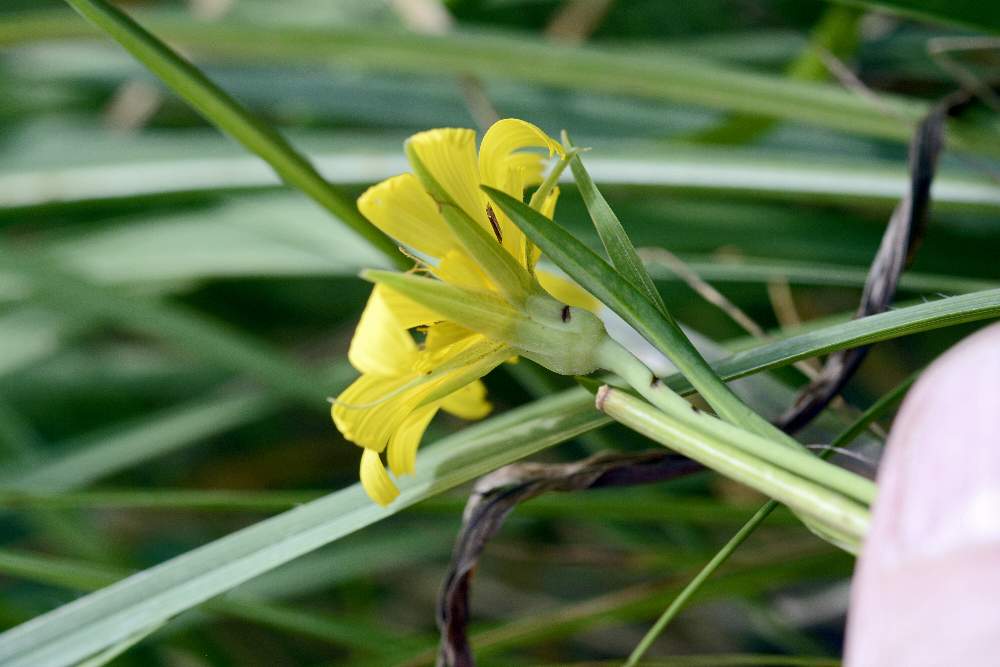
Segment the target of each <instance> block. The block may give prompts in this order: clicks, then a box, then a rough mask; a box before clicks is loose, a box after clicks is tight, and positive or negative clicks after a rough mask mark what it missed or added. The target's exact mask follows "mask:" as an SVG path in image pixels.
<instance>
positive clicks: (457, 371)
mask: <svg viewBox="0 0 1000 667" xmlns="http://www.w3.org/2000/svg"><path fill="white" fill-rule="evenodd" d="M526 149H528V150H527V151H526ZM530 149H535V150H533V151H532V150H530ZM538 149H541V151H544V152H547V156H546V155H543V153H541V152H538ZM406 151H407V155H408V156H409V158H410V162H411V165H412V166H413V168H414V171H415V172H416V173H415V174H402V175H400V176H395V177H393V178H390V179H388V180H386V181H383V182H381V183H379V184H377V185H375V186H373V187H371V188H369V189H368V191H366V192H365V193H364V194H363V195H362V196H361V197H360V198H359V199H358V208H359V210H360V211H361V212H362V213H363V214H364V215H365V217H366V218H368V220H369V221H370V222H371V223H372V224H374V225H375V226H376V227H378V228H379V229H381V230H382V231H383V232H385V233H386V234H388V235H389V236H391V237H393V238H395V239H396V240H397V241H398V242H400V243H401V244H402V245H404V246H405V247H406V250H407V252H409V253H411V254H412V255H413V256H415V257H416V258H417V259H418V263H419V271H420V272H425V273H428V274H430V277H418V276H416V275H412V274H387V273H382V272H370V273H369V277H372V278H373V279H374V280H375V282H376V283H377V284H376V286H375V288H374V289H373V291H372V294H371V297H370V298H369V301H368V304H367V306H366V307H365V310H364V312H363V313H362V316H361V320H360V322H359V324H358V328H357V330H356V331H355V334H354V338H353V340H352V341H351V346H350V350H349V354H348V357H349V359H350V361H351V364H352V365H353V366H354V367H355V368H356V369H357V370H359V371H361V373H362V375H361V377H360V378H358V379H357V380H356V381H355V382H354V383H353V384H352V385H351V386H350V387H348V388H347V389H346V390H345V391H344V392H343V393H342V394H341V395H340V396H338V397H337V398H336V399H335V400H334V402H333V408H332V415H333V421H334V423H335V424H336V425H337V428H338V429H340V431H341V433H342V434H343V435H344V437H345V438H347V439H348V440H350V441H352V442H354V443H355V444H357V445H359V446H361V447H363V448H364V452H363V454H362V459H361V471H360V476H361V483H362V485H363V486H364V488H365V490H366V491H367V492H368V495H369V496H371V497H372V499H373V500H375V501H376V502H378V503H379V504H382V505H386V504H388V503H390V502H392V500H394V499H395V497H396V496H397V495H398V493H399V491H398V489H397V488H396V485H395V484H394V483H393V481H392V479H391V478H390V476H389V474H388V472H387V471H386V469H385V466H384V465H383V463H382V458H381V453H382V452H383V451H385V453H386V460H387V462H388V465H389V468H390V469H391V470H392V472H393V473H394V475H397V476H398V475H404V474H408V473H412V472H413V468H414V461H415V458H416V451H417V447H418V445H419V443H420V439H421V437H422V436H423V433H424V430H425V429H426V427H427V425H428V423H429V422H430V421H431V419H432V418H433V417H434V415H435V414H436V413H437V411H438V410H445V411H446V412H449V413H451V414H454V415H456V416H458V417H461V418H464V419H479V418H481V417H484V416H485V415H486V414H487V413H488V412H489V411H490V404H489V403H488V402H487V401H486V390H485V387H484V386H483V384H482V382H481V381H480V380H479V378H481V377H482V376H484V375H486V374H487V373H488V372H489V371H491V370H492V369H493V368H495V367H496V366H497V365H499V364H500V363H502V362H503V361H504V360H506V359H509V358H511V357H514V356H517V355H518V354H525V355H527V356H531V355H532V354H535V355H540V356H542V357H544V356H545V351H544V349H543V348H545V347H551V345H546V344H543V343H532V342H530V341H529V339H536V340H537V339H539V338H540V337H541V338H544V335H541V336H539V335H538V331H539V329H538V327H539V326H540V325H538V324H537V323H536V322H535V321H534V320H533V319H532V318H533V316H532V315H531V312H532V310H533V309H534V310H540V309H542V310H545V315H544V317H547V318H548V319H553V317H556V319H561V320H563V321H565V320H567V319H568V318H567V316H566V315H567V313H568V311H566V312H563V311H562V310H560V308H561V304H555V302H554V301H553V300H552V299H551V298H550V297H548V296H546V295H545V294H544V292H543V290H542V287H541V286H540V282H541V284H544V285H545V288H546V289H549V290H550V291H551V293H552V294H554V295H556V296H560V297H563V298H565V299H566V300H567V302H570V301H569V300H570V299H574V300H575V301H576V302H578V303H574V304H573V305H578V304H579V302H580V299H581V297H580V291H579V288H576V289H577V290H578V291H577V292H575V293H574V292H573V291H572V288H573V287H575V286H572V285H571V284H570V283H568V282H567V281H565V280H563V279H559V278H556V277H555V276H536V274H535V270H534V268H535V264H536V263H537V261H538V256H539V252H538V249H537V248H535V247H534V246H533V244H531V243H530V242H529V241H528V239H527V238H526V237H525V235H524V234H523V233H522V232H521V230H520V229H518V228H517V227H516V226H515V225H514V224H513V223H512V222H511V221H510V220H509V219H508V218H507V216H506V215H504V214H503V212H502V211H500V210H499V209H497V208H495V207H494V206H492V205H491V203H490V201H489V199H488V198H487V197H486V195H485V194H484V193H483V191H482V190H481V189H480V186H481V185H488V186H491V187H494V188H497V189H500V190H503V191H504V192H506V193H507V194H510V195H511V196H513V197H516V198H518V199H522V198H523V196H524V190H525V188H527V187H531V186H537V185H539V184H541V183H543V179H542V174H543V171H544V160H545V158H546V157H551V156H552V155H554V154H556V153H559V154H562V147H561V146H560V145H559V144H557V143H556V142H555V141H553V140H552V139H551V138H550V137H549V136H547V135H546V134H545V133H544V132H542V131H541V130H540V129H538V128H537V127H535V126H534V125H532V124H530V123H526V122H524V121H520V120H515V119H506V120H501V121H499V122H497V123H496V124H494V125H493V126H492V127H491V128H490V129H489V130H488V131H487V132H486V134H485V135H484V137H483V140H482V143H481V145H480V149H479V154H478V157H477V154H476V148H475V132H473V131H472V130H466V129H455V128H446V129H437V130H429V131H427V132H421V133H419V134H416V135H414V136H413V137H411V138H410V139H409V140H408V141H407V144H406ZM558 196H559V190H558V188H557V187H555V186H554V185H552V184H551V183H550V182H548V181H546V182H545V185H544V186H543V187H542V188H540V189H539V190H538V191H537V192H536V195H535V196H534V197H533V198H532V206H534V207H535V208H536V209H537V210H539V211H540V212H541V213H543V214H544V215H546V216H547V217H552V214H553V212H554V210H555V204H556V200H557V198H558ZM539 299H543V300H545V303H546V305H545V306H544V308H541V307H539V306H538V305H537V304H538V302H539ZM549 303H551V304H555V305H553V306H550V305H548V304H549ZM532 304H535V305H534V306H533V305H532ZM567 308H568V307H567ZM557 315H561V317H558V316H557ZM543 319H544V318H543ZM577 326H578V328H579V325H577ZM411 330H417V331H418V332H419V335H420V337H421V341H420V342H419V343H418V342H417V340H415V339H414V336H413V334H412V333H411ZM536 347H537V348H539V349H535V348H536ZM533 358H534V357H533Z"/></svg>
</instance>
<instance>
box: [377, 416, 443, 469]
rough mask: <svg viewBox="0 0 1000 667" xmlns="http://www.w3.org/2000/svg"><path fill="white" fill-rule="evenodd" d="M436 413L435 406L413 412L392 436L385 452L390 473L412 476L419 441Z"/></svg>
mask: <svg viewBox="0 0 1000 667" xmlns="http://www.w3.org/2000/svg"><path fill="white" fill-rule="evenodd" d="M437 411H438V406H437V404H433V405H428V406H425V407H422V408H419V409H417V410H414V411H413V412H412V413H411V414H410V416H409V417H407V418H406V419H405V420H403V423H402V424H400V426H399V428H398V429H397V430H396V433H395V434H394V435H393V436H392V440H390V441H389V449H388V450H387V451H386V459H387V460H388V462H389V467H390V468H392V472H393V473H395V474H396V475H397V476H399V475H411V474H413V469H414V466H415V465H416V460H417V447H419V446H420V439H421V438H423V437H424V431H426V430H427V425H428V424H429V423H430V421H431V419H433V418H434V415H435V413H437Z"/></svg>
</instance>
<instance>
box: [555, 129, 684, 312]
mask: <svg viewBox="0 0 1000 667" xmlns="http://www.w3.org/2000/svg"><path fill="white" fill-rule="evenodd" d="M563 140H564V142H565V143H566V147H567V148H572V147H573V144H572V143H571V142H570V139H569V135H568V134H565V133H564V134H563ZM569 166H570V169H572V170H573V180H574V181H575V182H576V187H577V188H578V189H579V190H580V196H582V197H583V203H584V204H585V205H586V206H587V212H588V213H589V214H590V219H591V220H593V222H594V228H595V229H596V230H597V234H598V236H600V237H601V243H603V244H604V249H605V250H606V251H607V253H608V258H609V259H610V260H611V265H612V266H613V267H615V268H616V269H618V272H619V273H621V274H622V276H624V277H625V280H627V281H629V282H630V283H632V284H633V285H634V286H635V287H636V288H637V289H638V290H639V291H640V292H642V294H643V295H645V297H646V298H647V299H649V301H650V302H651V303H652V304H653V305H654V306H656V307H657V308H659V309H660V311H661V312H663V313H666V310H667V307H666V305H665V304H664V303H663V297H661V296H660V292H659V290H657V289H656V285H655V284H653V279H652V278H651V277H650V275H649V272H648V271H646V267H645V265H643V263H642V260H641V259H639V255H638V253H636V251H635V247H634V246H633V245H632V241H631V240H629V237H628V234H626V233H625V229H624V228H623V227H622V223H621V222H620V221H619V220H618V216H617V215H615V212H614V211H613V210H611V206H609V205H608V202H607V200H606V199H605V198H604V195H602V194H601V191H600V190H598V189H597V186H596V185H594V179H592V178H591V177H590V174H589V173H588V172H587V168H586V167H584V166H583V160H581V159H580V155H579V153H574V154H573V155H572V157H570V159H569Z"/></svg>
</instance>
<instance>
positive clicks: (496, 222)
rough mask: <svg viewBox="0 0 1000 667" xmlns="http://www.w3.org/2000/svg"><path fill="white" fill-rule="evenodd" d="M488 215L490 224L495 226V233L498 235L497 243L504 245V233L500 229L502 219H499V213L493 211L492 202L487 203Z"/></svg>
mask: <svg viewBox="0 0 1000 667" xmlns="http://www.w3.org/2000/svg"><path fill="white" fill-rule="evenodd" d="M486 217H487V218H489V220H490V226H491V227H493V234H494V235H495V236H496V237H497V243H499V244H501V245H503V233H501V231H500V221H499V220H497V214H496V213H494V212H493V206H492V205H490V204H487V205H486Z"/></svg>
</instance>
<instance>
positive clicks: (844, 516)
mask: <svg viewBox="0 0 1000 667" xmlns="http://www.w3.org/2000/svg"><path fill="white" fill-rule="evenodd" d="M681 401H682V402H684V403H685V404H686V401H683V399H681ZM597 407H598V409H600V410H602V411H603V412H605V413H606V414H607V415H608V416H610V417H612V418H613V419H615V420H616V421H618V422H620V423H622V424H624V425H625V426H628V427H629V428H631V429H633V430H635V431H638V432H639V433H642V434H643V435H645V436H647V437H649V438H651V439H653V440H655V441H657V442H659V443H660V444H662V445H664V446H666V447H669V448H670V449H672V450H674V451H676V452H679V453H681V454H683V455H685V456H688V457H690V458H692V459H694V460H696V461H698V462H700V463H703V464H704V465H706V466H708V467H709V468H712V469H713V470H716V471H718V472H720V473H722V474H723V475H725V476H727V477H729V478H731V479H734V480H736V481H739V482H742V483H744V484H747V485H748V486H751V487H752V488H754V489H757V490H758V491H760V492H762V493H764V494H767V495H768V496H770V497H771V498H774V499H775V500H777V501H778V502H781V503H784V504H786V505H788V506H789V507H791V508H792V509H793V510H795V511H796V512H798V513H800V514H802V515H803V516H805V517H808V518H809V519H811V520H812V521H814V522H816V523H818V524H819V526H820V528H821V529H822V530H823V531H824V532H827V533H829V534H830V535H831V536H832V537H833V538H834V541H835V542H836V543H838V544H840V545H842V546H844V547H845V548H846V549H848V550H849V551H856V550H857V548H858V546H859V545H860V543H861V540H862V539H863V537H864V535H865V533H866V532H867V530H868V524H869V515H868V511H867V510H866V509H865V508H864V507H863V506H862V505H860V504H858V503H857V502H855V501H853V500H851V499H850V498H847V497H845V496H844V495H842V494H841V493H838V492H836V491H833V490H831V489H829V488H827V487H825V486H822V485H820V484H817V483H815V482H812V481H809V480H807V479H803V478H802V477H799V476H798V475H796V474H793V473H791V472H789V471H788V470H785V469H783V468H780V467H778V466H776V465H773V464H771V463H769V462H767V461H764V460H761V459H759V458H757V457H755V456H752V455H750V454H748V453H747V452H746V451H744V450H742V449H740V448H738V447H735V446H733V444H732V443H731V442H727V441H726V440H723V439H720V438H718V437H716V436H714V435H712V434H710V433H706V432H704V431H703V430H701V429H697V428H692V427H691V426H692V425H691V424H690V423H688V420H682V419H678V418H675V415H674V414H673V411H671V413H670V414H666V413H664V412H661V411H660V410H657V409H656V408H654V407H653V406H651V405H649V404H648V403H647V402H646V401H643V400H641V399H639V398H636V397H635V396H632V395H631V394H629V393H628V392H625V391H622V390H619V389H613V388H611V387H607V386H605V387H602V388H601V390H600V391H599V392H598V396H597ZM685 410H686V411H687V412H688V413H691V414H693V412H692V411H691V408H690V406H688V407H686V408H685Z"/></svg>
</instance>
